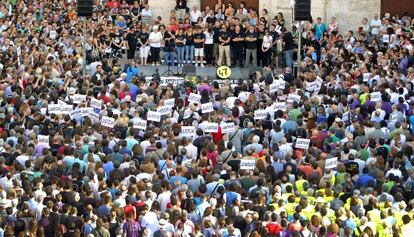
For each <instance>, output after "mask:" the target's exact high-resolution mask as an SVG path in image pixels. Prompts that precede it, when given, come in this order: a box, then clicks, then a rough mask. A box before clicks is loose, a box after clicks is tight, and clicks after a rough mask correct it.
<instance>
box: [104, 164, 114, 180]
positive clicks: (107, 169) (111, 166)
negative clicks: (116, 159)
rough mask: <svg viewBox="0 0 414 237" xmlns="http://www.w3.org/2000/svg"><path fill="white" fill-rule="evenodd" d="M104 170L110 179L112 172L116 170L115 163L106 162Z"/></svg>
mask: <svg viewBox="0 0 414 237" xmlns="http://www.w3.org/2000/svg"><path fill="white" fill-rule="evenodd" d="M103 169H104V171H105V174H106V177H109V174H110V173H111V171H112V170H114V169H115V167H114V163H113V162H112V161H109V162H106V163H105V164H103Z"/></svg>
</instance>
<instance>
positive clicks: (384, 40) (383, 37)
mask: <svg viewBox="0 0 414 237" xmlns="http://www.w3.org/2000/svg"><path fill="white" fill-rule="evenodd" d="M382 42H384V43H388V42H390V35H382Z"/></svg>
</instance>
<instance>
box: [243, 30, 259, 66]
mask: <svg viewBox="0 0 414 237" xmlns="http://www.w3.org/2000/svg"><path fill="white" fill-rule="evenodd" d="M245 36H246V38H245V41H246V60H245V61H244V62H245V67H248V66H249V65H250V62H251V61H250V59H251V58H252V60H253V61H252V65H254V66H257V37H258V34H257V32H256V31H255V29H254V26H252V25H250V26H249V30H248V31H247V32H246V34H245Z"/></svg>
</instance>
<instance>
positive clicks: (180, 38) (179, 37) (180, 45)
mask: <svg viewBox="0 0 414 237" xmlns="http://www.w3.org/2000/svg"><path fill="white" fill-rule="evenodd" d="M175 39H176V40H179V41H184V39H185V36H184V35H176V36H175ZM175 45H176V46H178V47H182V46H184V43H178V42H177V41H175Z"/></svg>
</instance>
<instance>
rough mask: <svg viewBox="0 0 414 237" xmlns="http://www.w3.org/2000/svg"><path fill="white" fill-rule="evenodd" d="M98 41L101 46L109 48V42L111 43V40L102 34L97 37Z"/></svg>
mask: <svg viewBox="0 0 414 237" xmlns="http://www.w3.org/2000/svg"><path fill="white" fill-rule="evenodd" d="M99 41H100V42H101V44H105V45H107V46H110V45H111V42H112V38H111V36H109V35H106V34H102V35H101V36H99Z"/></svg>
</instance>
